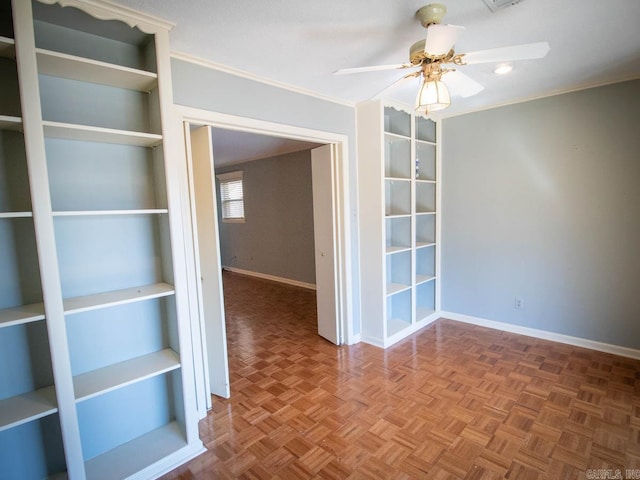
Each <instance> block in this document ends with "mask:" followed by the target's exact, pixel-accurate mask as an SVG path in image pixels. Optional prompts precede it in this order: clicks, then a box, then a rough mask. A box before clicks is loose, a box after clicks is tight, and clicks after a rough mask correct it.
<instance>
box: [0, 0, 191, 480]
mask: <svg viewBox="0 0 640 480" xmlns="http://www.w3.org/2000/svg"><path fill="white" fill-rule="evenodd" d="M60 3H62V4H64V7H62V6H61V5H60V4H58V2H57V1H56V0H32V1H29V0H25V1H23V0H0V17H1V20H0V87H1V88H2V92H3V95H2V96H0V147H1V148H0V271H2V272H3V274H2V275H0V478H20V479H36V478H37V479H40V478H67V477H68V478H72V479H80V480H81V479H84V478H89V479H93V478H111V479H122V478H127V477H129V476H136V477H139V478H153V477H156V476H158V475H160V474H162V473H163V472H164V471H166V469H167V468H171V467H174V466H176V465H178V464H180V463H182V462H184V461H186V460H188V459H190V458H192V457H193V456H195V455H197V454H198V453H200V452H202V451H203V447H202V443H201V442H200V440H199V438H198V430H197V412H196V404H195V398H194V392H195V388H194V385H193V381H194V379H193V371H192V368H193V365H192V363H191V362H192V360H191V350H190V348H191V346H190V341H189V340H190V339H189V338H188V332H189V326H188V318H187V315H186V314H185V312H186V299H185V298H183V297H184V295H185V294H186V292H185V288H183V287H180V285H183V284H184V281H185V275H186V265H185V260H184V256H183V255H184V249H183V248H181V243H180V242H181V241H182V240H181V233H180V232H181V219H180V214H181V209H180V207H179V205H177V204H176V203H175V202H176V201H178V199H179V192H178V188H179V184H178V183H177V180H176V179H177V178H179V177H180V175H179V174H178V173H176V168H177V162H176V161H175V158H174V155H175V153H176V152H178V148H179V143H178V142H179V138H180V131H179V128H177V126H176V125H175V122H174V121H173V118H172V112H171V110H172V92H171V90H170V88H171V82H170V80H169V76H170V62H169V51H168V29H169V28H170V25H169V24H166V23H165V22H162V21H160V20H158V19H154V18H151V17H146V16H144V15H141V14H133V16H132V13H131V11H129V10H122V9H120V8H119V7H117V6H114V5H113V4H111V3H102V2H100V1H88V2H85V1H83V0H65V1H64V2H60ZM16 57H17V58H16ZM163 78H164V79H166V80H167V81H163V80H162V79H163ZM27 142H28V143H27ZM170 199H174V200H173V203H172V201H170Z"/></svg>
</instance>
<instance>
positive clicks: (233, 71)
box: [171, 51, 356, 108]
mask: <svg viewBox="0 0 640 480" xmlns="http://www.w3.org/2000/svg"><path fill="white" fill-rule="evenodd" d="M171 57H172V58H175V59H176V60H182V61H184V62H189V63H194V64H196V65H200V66H202V67H205V68H210V69H212V70H218V71H220V72H224V73H228V74H230V75H235V76H237V77H242V78H246V79H248V80H253V81H254V82H260V83H263V84H265V85H270V86H272V87H276V88H282V89H284V90H288V91H290V92H294V93H299V94H301V95H306V96H308V97H314V98H317V99H319V100H324V101H325V102H332V103H337V104H338V105H344V106H346V107H351V108H354V107H355V105H356V104H355V103H354V102H348V101H346V100H340V99H338V98H333V97H329V96H327V95H322V94H320V93H317V92H314V91H313V90H308V89H306V88H302V87H297V86H295V85H290V84H288V83H285V82H280V81H278V80H272V79H270V78H265V77H261V76H260V75H256V74H254V73H250V72H247V71H244V70H240V69H237V68H234V67H230V66H228V65H224V64H222V63H217V62H214V61H211V60H206V59H204V58H201V57H197V56H195V55H191V54H189V53H183V52H176V51H172V52H171Z"/></svg>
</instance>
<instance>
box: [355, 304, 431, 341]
mask: <svg viewBox="0 0 640 480" xmlns="http://www.w3.org/2000/svg"><path fill="white" fill-rule="evenodd" d="M438 318H440V314H439V312H434V313H432V314H431V315H429V316H428V317H425V318H423V319H422V320H420V321H419V322H416V323H414V324H413V325H410V326H407V327H406V328H405V329H404V330H402V331H400V332H398V333H396V334H395V335H392V336H390V337H388V338H386V339H381V338H375V337H366V336H363V337H362V338H361V341H363V342H364V343H368V344H369V345H373V346H374V347H379V348H389V347H390V346H391V345H395V344H396V343H398V342H399V341H401V340H404V339H405V338H407V337H408V336H409V335H413V334H414V333H416V332H417V331H418V330H420V329H422V328H424V327H426V326H427V325H430V324H432V323H433V322H435V321H436V320H438Z"/></svg>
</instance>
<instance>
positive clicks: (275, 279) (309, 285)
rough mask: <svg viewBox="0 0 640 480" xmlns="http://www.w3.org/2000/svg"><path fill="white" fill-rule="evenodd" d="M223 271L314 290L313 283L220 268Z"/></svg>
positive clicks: (232, 268) (249, 271)
mask: <svg viewBox="0 0 640 480" xmlns="http://www.w3.org/2000/svg"><path fill="white" fill-rule="evenodd" d="M222 268H223V269H224V270H228V271H230V272H234V273H240V274H242V275H249V276H251V277H258V278H263V279H265V280H271V281H272V282H279V283H286V284H288V285H294V286H296V287H302V288H308V289H310V290H315V289H316V286H315V285H314V284H313V283H306V282H300V281H298V280H292V279H290V278H283V277H276V276H275V275H268V274H266V273H260V272H252V271H251V270H243V269H241V268H235V267H222Z"/></svg>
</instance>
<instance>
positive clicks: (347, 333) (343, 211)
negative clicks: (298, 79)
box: [175, 105, 354, 415]
mask: <svg viewBox="0 0 640 480" xmlns="http://www.w3.org/2000/svg"><path fill="white" fill-rule="evenodd" d="M175 109H176V114H177V115H176V116H177V118H178V119H179V120H180V122H181V123H182V124H184V122H187V123H189V124H194V125H209V126H211V127H214V128H222V129H226V130H236V131H243V132H248V133H256V134H262V135H271V136H276V137H284V138H290V139H292V140H301V141H306V142H314V143H322V144H327V143H329V144H334V145H335V155H334V158H333V161H334V162H335V163H334V168H335V175H334V178H333V183H334V185H333V188H334V192H335V194H336V197H335V198H336V206H335V215H334V222H335V223H334V235H335V245H336V265H337V269H336V278H335V281H336V292H337V304H338V312H337V321H338V328H339V331H340V344H352V343H353V342H354V335H353V295H352V288H351V285H352V278H353V276H352V268H351V265H352V264H351V225H350V201H349V161H348V151H349V148H348V142H349V139H348V136H347V135H344V134H339V133H333V132H325V131H321V130H313V129H308V128H303V127H295V126H291V125H285V124H281V123H275V122H268V121H264V120H256V119H252V118H246V117H239V116H235V115H228V114H224V113H218V112H211V111H208V110H202V109H198V108H192V107H184V106H179V105H176V106H175ZM183 151H184V149H183ZM182 164H183V166H184V169H183V172H186V166H187V159H186V153H185V157H184V158H183V162H182ZM183 185H184V186H185V187H188V184H187V183H186V182H183ZM181 196H182V198H181V200H182V205H183V206H185V207H183V208H187V207H188V205H189V191H188V188H183V191H182V192H181ZM183 213H185V215H184V218H185V221H184V224H183V230H184V235H185V244H186V246H185V248H187V250H193V232H192V230H191V225H192V222H194V221H195V219H192V218H191V212H188V213H187V212H183ZM216 222H217V219H216ZM186 253H187V259H188V261H189V262H193V260H194V255H193V252H191V254H189V251H188V252H186ZM189 271H191V272H194V271H195V267H194V266H193V265H190V268H189ZM188 290H189V292H188V293H189V297H190V304H191V305H194V306H195V305H197V304H198V301H197V292H196V290H195V288H189V289H188ZM202 321H203V319H202V318H200V315H199V312H198V311H197V310H196V309H192V310H191V322H192V324H194V327H195V328H192V345H193V355H194V362H197V363H200V365H202V364H205V365H206V363H207V362H206V350H205V348H204V346H205V345H206V342H205V341H204V340H205V339H204V338H203V335H204V326H203V325H201V323H202ZM196 371H202V368H200V369H198V370H196ZM198 376H199V375H198ZM196 385H197V391H198V393H199V394H201V393H200V392H202V391H203V390H206V384H205V380H204V379H203V378H196ZM206 391H208V390H206ZM198 404H199V405H200V402H198ZM199 413H200V414H201V415H202V410H201V409H200V408H199Z"/></svg>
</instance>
